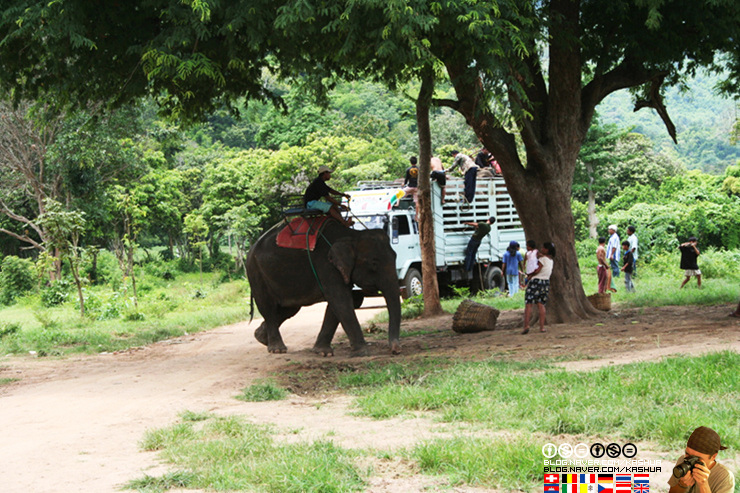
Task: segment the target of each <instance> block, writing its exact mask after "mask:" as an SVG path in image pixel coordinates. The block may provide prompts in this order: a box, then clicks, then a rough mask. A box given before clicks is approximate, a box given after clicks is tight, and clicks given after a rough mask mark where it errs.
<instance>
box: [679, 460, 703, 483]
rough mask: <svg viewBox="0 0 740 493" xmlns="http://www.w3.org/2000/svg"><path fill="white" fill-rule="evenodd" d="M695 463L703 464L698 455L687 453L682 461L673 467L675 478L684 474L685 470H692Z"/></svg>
mask: <svg viewBox="0 0 740 493" xmlns="http://www.w3.org/2000/svg"><path fill="white" fill-rule="evenodd" d="M696 464H701V465H704V462H702V460H701V459H700V458H699V457H695V456H693V455H687V456H686V457H685V458H684V460H683V462H682V463H680V464H678V465H677V466H676V467H674V468H673V475H674V476H676V477H677V478H681V477H683V476H685V475H686V473H687V472H689V471H693V470H694V466H695V465H696Z"/></svg>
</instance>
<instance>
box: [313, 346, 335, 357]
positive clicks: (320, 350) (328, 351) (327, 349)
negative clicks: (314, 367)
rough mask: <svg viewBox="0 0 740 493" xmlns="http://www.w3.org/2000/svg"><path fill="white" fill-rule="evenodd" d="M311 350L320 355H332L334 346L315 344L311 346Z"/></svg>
mask: <svg viewBox="0 0 740 493" xmlns="http://www.w3.org/2000/svg"><path fill="white" fill-rule="evenodd" d="M313 352H314V353H316V354H320V355H321V356H324V357H326V356H334V348H333V347H331V346H319V345H316V346H314V347H313Z"/></svg>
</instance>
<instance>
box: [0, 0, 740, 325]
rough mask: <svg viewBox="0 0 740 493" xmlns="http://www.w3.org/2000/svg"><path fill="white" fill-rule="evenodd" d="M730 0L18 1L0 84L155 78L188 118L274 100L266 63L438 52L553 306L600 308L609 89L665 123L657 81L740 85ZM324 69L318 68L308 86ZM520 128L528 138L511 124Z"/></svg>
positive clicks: (331, 73) (306, 69)
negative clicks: (543, 274) (598, 264)
mask: <svg viewBox="0 0 740 493" xmlns="http://www.w3.org/2000/svg"><path fill="white" fill-rule="evenodd" d="M738 38H740V5H739V4H738V3H737V2H735V1H734V0H700V1H695V0H673V1H672V2H669V3H665V2H662V1H660V0H640V1H637V0H635V1H629V2H616V3H615V2H611V1H608V0H549V1H546V2H530V1H526V0H500V1H498V2H490V1H482V0H480V1H477V0H464V1H463V0H451V1H448V2H444V3H439V2H431V3H430V2H424V1H421V0H394V1H391V2H376V1H373V0H359V1H358V0H353V1H351V2H331V3H327V2H323V1H316V2H314V1H311V0H285V1H283V2H273V1H270V2H268V1H267V0H262V1H257V0H252V1H240V2H231V3H216V2H213V3H207V2H204V1H193V2H180V1H178V0H155V1H153V2H137V3H136V6H135V7H134V6H132V5H131V4H130V3H127V4H120V3H111V4H106V6H105V7H104V8H101V6H100V5H98V4H95V3H89V2H84V1H82V0H69V1H65V2H51V3H36V2H30V1H29V0H25V1H22V0H17V1H15V2H10V3H9V4H6V7H5V9H4V10H3V11H2V13H1V14H0V39H1V40H2V42H1V43H0V63H1V64H2V68H3V70H2V71H0V82H2V84H3V85H4V86H6V87H13V88H14V91H15V92H14V94H15V95H16V97H19V98H22V97H35V96H38V95H41V93H42V92H44V91H47V90H49V89H52V90H53V91H54V92H55V96H56V97H57V98H59V99H62V100H64V99H65V98H66V99H69V100H74V101H88V100H100V99H102V98H103V96H106V97H112V98H113V99H114V100H116V101H122V100H127V99H129V98H130V97H132V96H134V95H138V94H142V93H145V92H152V93H154V94H156V95H157V96H158V97H159V101H160V104H161V105H162V107H163V108H164V109H165V110H169V111H170V112H172V113H173V114H175V115H178V116H183V117H195V116H200V115H203V114H204V113H206V112H210V111H212V110H213V109H214V108H215V106H216V104H220V103H223V104H227V105H232V106H233V104H234V102H235V100H236V99H237V98H240V97H247V98H257V99H263V100H265V99H271V98H273V97H274V96H275V93H274V92H273V91H270V89H269V87H267V86H266V84H264V83H263V82H264V81H263V74H264V70H269V71H271V72H272V73H275V74H278V75H279V76H286V75H305V77H304V78H305V80H306V82H307V85H306V86H307V87H308V88H312V89H314V90H315V92H316V93H317V94H318V95H319V96H320V97H321V96H325V90H326V89H327V88H328V86H330V85H331V84H332V83H333V79H334V77H337V76H339V77H343V76H345V77H365V76H371V77H374V78H376V79H378V80H383V81H385V82H387V83H388V84H390V85H391V86H393V84H394V83H395V82H398V81H400V80H407V79H408V78H409V77H411V76H413V75H414V74H416V73H417V72H416V71H418V70H420V69H421V68H422V67H423V66H424V64H420V62H427V61H428V60H429V59H430V55H432V56H433V57H434V58H435V59H436V60H438V61H439V62H440V63H441V64H442V65H444V67H445V69H446V71H447V74H448V75H449V77H450V80H451V82H452V85H453V87H454V90H455V98H444V99H443V100H441V101H438V103H439V104H442V105H445V106H447V107H450V108H452V109H454V110H455V111H457V112H459V113H461V114H462V115H463V116H464V117H465V119H466V121H467V123H468V124H469V125H470V126H471V127H472V128H473V130H474V131H475V133H476V135H477V136H478V137H479V139H480V140H481V141H482V143H483V144H484V145H485V146H486V147H487V148H488V149H489V150H491V151H492V152H493V153H494V155H495V156H496V158H497V160H498V161H499V163H500V164H501V167H502V169H503V172H504V176H505V179H506V182H507V186H508V188H509V191H510V193H511V194H512V197H513V199H514V202H515V204H516V205H517V209H518V211H519V215H520V217H521V219H522V222H523V224H524V228H525V231H526V232H527V235H528V236H529V237H530V238H531V239H534V240H535V241H538V242H542V241H545V240H552V241H554V242H555V244H556V245H557V246H558V257H557V261H556V262H555V271H554V275H553V278H552V282H553V284H552V286H553V289H552V297H551V299H552V302H553V303H552V309H551V310H549V315H550V316H551V319H552V320H553V321H563V320H569V319H573V318H579V317H583V316H587V315H589V314H592V313H595V311H594V310H593V308H592V307H591V305H590V304H589V303H588V301H587V300H586V298H585V294H584V293H583V289H582V286H581V282H580V273H579V271H578V266H577V261H576V255H575V249H574V246H573V244H574V236H573V216H572V214H571V211H570V196H571V185H572V181H573V175H574V171H575V167H576V162H577V157H578V153H579V151H580V147H581V145H582V143H583V140H584V139H585V136H586V133H587V131H588V128H589V127H590V124H591V119H592V116H593V113H594V109H595V107H596V105H597V104H598V103H599V102H601V101H602V100H603V99H604V98H605V97H606V96H608V95H609V94H611V93H613V92H615V91H617V90H620V89H624V88H637V89H640V88H642V89H643V91H642V94H641V98H642V101H640V102H639V104H638V107H653V108H655V109H656V110H657V111H658V112H659V113H660V114H661V116H662V117H663V118H664V121H665V123H666V125H667V127H668V128H669V129H670V128H672V123H671V122H670V120H669V119H668V116H667V112H666V111H665V106H664V105H663V99H662V96H661V87H663V86H664V85H666V84H672V83H676V82H678V81H680V79H681V77H682V76H684V75H686V74H692V73H694V72H695V71H696V70H697V69H698V68H701V67H709V68H710V69H712V70H725V73H726V74H728V78H727V80H726V81H725V84H724V88H725V89H726V90H727V91H730V92H734V93H740V90H738V89H740V77H738V75H740V48H739V47H738V43H737V39H738ZM310 82H318V84H308V83H310ZM517 134H518V135H519V136H520V137H521V142H522V143H523V145H524V152H520V148H519V147H518V145H517V139H516V135H517Z"/></svg>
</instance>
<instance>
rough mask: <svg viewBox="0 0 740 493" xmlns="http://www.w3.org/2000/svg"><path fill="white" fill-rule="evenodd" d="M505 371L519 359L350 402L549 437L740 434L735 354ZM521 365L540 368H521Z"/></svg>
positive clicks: (734, 437)
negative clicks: (705, 426)
mask: <svg viewBox="0 0 740 493" xmlns="http://www.w3.org/2000/svg"><path fill="white" fill-rule="evenodd" d="M512 365H516V363H506V362H505V363H502V362H499V361H484V362H467V363H459V364H456V365H454V366H450V367H447V368H444V369H439V370H437V371H435V372H432V373H430V374H429V375H428V377H427V378H424V379H419V380H417V381H416V382H414V383H413V384H405V385H399V384H398V382H397V381H389V382H387V383H384V384H381V385H379V386H368V387H366V388H365V389H358V390H359V392H360V394H361V396H360V398H359V399H358V400H357V401H356V405H357V407H358V409H359V410H360V412H361V413H362V414H365V415H368V416H371V417H375V418H387V417H391V416H398V415H401V414H404V413H408V412H416V411H434V412H435V413H436V414H437V416H438V418H439V419H440V420H442V421H446V422H460V421H464V422H471V423H485V424H486V425H487V426H488V427H489V428H491V429H499V430H521V431H529V432H541V433H545V434H552V435H559V434H585V435H600V434H601V435H605V434H612V435H614V434H617V435H619V436H621V437H623V438H625V439H629V440H651V441H656V442H658V443H660V444H661V445H664V446H666V447H669V448H676V447H681V446H683V445H685V441H686V439H687V438H688V433H690V432H691V431H692V430H693V429H694V428H695V427H696V423H712V427H713V428H714V429H715V430H716V431H717V432H718V433H719V434H720V436H721V437H722V440H723V442H724V441H727V442H728V444H729V446H731V447H738V446H740V429H738V428H737V427H736V426H734V425H733V423H737V416H738V415H739V414H740V372H736V371H728V369H729V368H738V367H739V366H740V354H738V353H734V352H729V351H726V352H721V353H715V354H709V355H705V356H701V357H678V358H669V359H666V360H664V361H660V362H650V363H634V364H630V365H624V366H612V367H605V368H601V369H599V370H597V371H592V372H568V371H565V370H562V369H554V368H553V369H548V368H547V367H546V366H545V368H537V367H536V366H535V365H532V366H531V367H530V368H526V367H524V366H523V367H519V368H517V367H516V366H512ZM517 369H518V370H520V371H516V370H517ZM527 369H537V370H538V371H536V372H532V371H522V370H527ZM697 395H701V396H702V398H701V399H697V398H696V396H697Z"/></svg>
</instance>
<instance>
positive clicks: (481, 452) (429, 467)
mask: <svg viewBox="0 0 740 493" xmlns="http://www.w3.org/2000/svg"><path fill="white" fill-rule="evenodd" d="M541 447H542V444H541V443H539V442H536V441H535V440H534V439H533V438H532V437H531V436H529V437H520V436H516V437H507V438H506V439H490V438H476V437H455V438H451V439H435V440H429V441H425V442H422V443H420V444H418V445H416V446H415V447H414V448H413V449H411V451H410V452H408V457H409V458H411V459H414V460H416V461H417V463H418V464H419V467H420V469H421V471H422V472H423V473H425V474H433V475H441V476H445V477H446V478H447V479H448V481H449V482H450V483H451V484H452V485H459V484H463V483H464V484H469V485H473V486H483V487H489V488H497V489H501V490H506V491H531V490H534V489H535V486H536V485H539V484H540V483H541V482H542V477H541V476H542V464H541V462H540V463H538V462H537V460H536V459H537V458H538V457H541V455H542V448H541Z"/></svg>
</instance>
